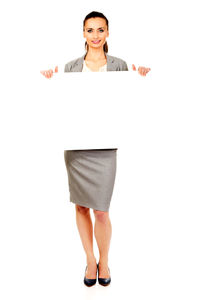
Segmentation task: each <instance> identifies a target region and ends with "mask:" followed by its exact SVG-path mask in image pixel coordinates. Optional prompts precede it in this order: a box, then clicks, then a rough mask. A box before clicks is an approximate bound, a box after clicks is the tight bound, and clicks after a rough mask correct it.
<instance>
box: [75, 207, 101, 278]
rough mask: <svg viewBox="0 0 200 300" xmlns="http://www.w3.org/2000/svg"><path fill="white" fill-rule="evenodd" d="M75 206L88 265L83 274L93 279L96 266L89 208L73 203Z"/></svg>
mask: <svg viewBox="0 0 200 300" xmlns="http://www.w3.org/2000/svg"><path fill="white" fill-rule="evenodd" d="M75 207H76V224H77V227H78V231H79V234H80V238H81V242H82V245H83V248H84V250H85V253H86V258H87V266H88V267H87V271H86V274H85V276H86V277H87V278H88V279H93V278H96V271H97V266H96V258H95V256H94V251H93V225H92V219H91V216H90V209H89V208H87V207H83V206H80V205H75Z"/></svg>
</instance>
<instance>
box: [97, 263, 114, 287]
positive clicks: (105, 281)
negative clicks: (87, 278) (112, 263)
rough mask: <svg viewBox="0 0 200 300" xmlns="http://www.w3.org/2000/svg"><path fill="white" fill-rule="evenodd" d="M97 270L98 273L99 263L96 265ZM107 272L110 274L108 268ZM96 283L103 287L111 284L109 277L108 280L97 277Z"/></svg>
mask: <svg viewBox="0 0 200 300" xmlns="http://www.w3.org/2000/svg"><path fill="white" fill-rule="evenodd" d="M97 269H98V273H99V263H98V264H97ZM108 270H109V273H110V269H109V268H108ZM98 282H99V284H101V285H103V286H107V285H109V284H110V282H111V277H109V278H100V277H99V276H98Z"/></svg>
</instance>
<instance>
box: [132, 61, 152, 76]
mask: <svg viewBox="0 0 200 300" xmlns="http://www.w3.org/2000/svg"><path fill="white" fill-rule="evenodd" d="M132 68H133V71H136V67H135V65H133V64H132ZM150 70H151V69H150V68H145V67H139V68H138V73H139V74H140V75H141V76H146V74H147V73H148V72H149V71H150Z"/></svg>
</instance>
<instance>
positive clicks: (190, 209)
mask: <svg viewBox="0 0 200 300" xmlns="http://www.w3.org/2000/svg"><path fill="white" fill-rule="evenodd" d="M92 10H97V11H100V12H103V13H104V14H105V15H106V16H107V18H108V20H109V22H110V27H109V29H110V36H109V38H108V46H109V54H110V55H113V56H117V57H120V58H122V59H124V60H125V61H126V62H127V63H128V66H129V67H130V65H131V64H132V63H134V64H135V65H136V67H138V66H140V65H141V66H146V67H151V72H150V73H149V74H148V75H147V76H146V77H139V75H138V74H136V73H134V72H132V71H130V72H116V73H115V72H114V73H113V74H106V75H105V74H104V75H105V76H107V77H106V78H107V79H108V80H109V82H110V84H111V86H113V87H117V88H118V90H115V91H114V93H115V96H116V95H118V97H117V110H116V114H115V115H114V118H115V119H117V118H118V123H117V126H118V127H117V128H118V129H119V135H118V136H117V138H118V141H119V150H118V153H117V176H116V182H115V188H114V192H113V197H112V202H111V207H110V217H111V222H112V226H113V234H112V241H111V248H110V252H109V266H110V269H111V277H112V283H111V285H110V286H109V287H106V288H104V287H102V286H98V284H97V285H96V286H94V287H92V288H91V289H88V288H87V287H85V286H84V284H83V277H84V270H85V262H86V261H85V254H84V251H83V249H82V245H81V241H80V238H79V235H78V231H77V228H76V224H75V209H74V204H71V203H70V202H69V192H68V183H67V172H66V169H65V165H64V153H63V151H64V149H66V147H67V146H68V145H69V144H67V143H68V142H67V140H65V138H64V132H65V128H64V127H62V126H63V125H65V123H64V120H65V118H64V113H63V111H62V108H67V107H69V108H70V106H68V105H69V104H68V103H67V104H65V105H66V106H62V105H63V99H65V98H64V97H65V96H66V95H63V94H62V93H61V90H60V92H58V95H57V97H56V80H55V81H54V82H53V79H54V78H52V79H51V80H49V81H48V80H46V79H45V78H44V77H42V75H41V74H40V70H42V69H46V68H47V69H48V68H51V67H54V66H56V65H57V64H59V66H62V65H63V69H64V64H65V63H67V62H68V61H70V60H72V59H74V58H77V57H79V56H81V55H83V53H84V39H83V36H82V23H83V19H84V17H85V16H86V15H87V14H88V13H89V12H91V11H92ZM0 11H1V18H0V20H1V21H0V22H1V24H0V25H1V104H0V128H1V155H0V170H1V173H0V176H1V189H0V193H1V194H0V199H1V204H0V205H1V206H0V230H1V236H0V241H1V247H0V260H1V261H0V276H1V278H0V281H1V289H0V296H1V299H16V298H20V299H38V300H39V299H66V298H69V297H70V298H72V299H80V298H83V299H102V297H104V299H112V297H113V298H114V297H117V296H118V297H119V298H122V297H126V298H134V299H145V300H146V299H154V300H155V299H176V300H177V299H199V297H200V290H199V281H200V275H199V269H200V259H199V252H200V242H199V228H200V224H199V223H200V221H199V212H200V211H199V200H200V188H199V182H200V171H199V170H200V159H199V153H200V120H199V114H200V106H199V100H200V97H199V96H200V95H199V52H200V49H199V44H198V40H199V25H200V24H199V13H198V9H197V1H142V0H140V1H123V2H122V1H119V2H117V1H101V2H100V3H99V2H94V1H86V0H85V1H72V2H71V1H58V0H57V1H55V0H54V1H42V0H41V1H32V2H30V1H15V2H14V1H7V2H6V4H4V5H1V10H0ZM59 71H60V68H59ZM125 73H126V74H125ZM57 75H58V74H57ZM64 75H71V76H72V77H73V76H74V75H72V74H64ZM80 75H83V74H81V73H79V74H77V78H79V81H78V79H77V82H79V84H80V87H82V89H81V88H79V89H78V88H77V90H76V91H77V95H79V96H80V99H81V98H82V99H87V98H86V94H85V93H83V92H82V91H83V82H82V81H80V78H81V77H80ZM90 75H91V74H90ZM90 75H88V76H90ZM93 75H95V76H94V77H93V78H91V80H92V81H91V82H93V83H94V81H95V80H96V79H97V78H99V77H100V76H101V77H102V75H103V74H98V75H97V74H93ZM111 75H112V77H113V78H112V77H111ZM136 75H138V77H137V76H136ZM59 76H61V77H62V75H59ZM105 76H104V77H102V78H101V79H102V81H103V84H100V83H99V85H98V81H97V82H96V85H95V88H94V85H92V87H91V91H92V92H93V94H94V93H95V91H96V90H97V91H98V93H96V94H94V95H95V97H94V101H96V100H99V99H102V97H101V95H103V94H104V91H105V89H104V88H106V91H107V92H109V88H108V86H107V83H106V82H107V81H106V80H105V79H104V78H105ZM72 77H71V79H69V81H71V82H72V83H73V79H72ZM66 78H67V77H66ZM68 78H69V76H68ZM73 78H74V77H73ZM84 78H85V77H84ZM57 79H58V78H57ZM125 79H126V80H125ZM132 79H133V81H132ZM83 80H85V79H83ZM60 82H62V83H63V77H62V79H61V81H60ZM60 82H59V80H58V81H57V84H58V86H59V84H61V83H60ZM51 83H52V85H51ZM120 83H121V85H119V84H120ZM136 83H137V84H136ZM66 84H67V81H66ZM66 88H68V87H66ZM51 91H52V93H51ZM84 91H87V89H85V90H84ZM117 91H118V92H117ZM123 91H124V94H123ZM66 92H67V90H66ZM70 93H71V94H69V99H70V96H71V97H72V89H71V90H70ZM108 96H110V95H108ZM60 97H61V98H60ZM62 97H63V98H62ZM71 99H72V98H71ZM73 99H75V98H73ZM77 99H78V97H77ZM107 99H109V97H108V98H107ZM114 99H115V98H114ZM120 99H121V100H122V102H120ZM59 101H60V102H59ZM104 101H105V100H104ZM57 103H58V104H59V106H57ZM109 106H110V108H112V105H110V104H109ZM121 109H122V111H121ZM77 114H78V116H79V117H80V118H81V116H82V115H81V114H80V111H78V112H77ZM66 120H68V119H66ZM66 124H67V123H66ZM120 125H121V126H122V127H121V126H120ZM112 128H113V127H111V129H112ZM120 128H123V130H124V129H126V130H127V131H126V132H125V133H124V134H123V130H122V129H121V130H120ZM111 129H110V130H111ZM59 130H60V131H59ZM91 130H93V135H94V136H96V135H95V133H96V131H95V130H96V128H95V127H94V128H93V127H91ZM68 133H69V132H67V131H66V135H67V134H68ZM90 134H92V132H90ZM67 137H68V135H67ZM115 138H116V136H115ZM83 142H84V140H83ZM113 142H114V140H113ZM84 146H85V145H84ZM103 147H104V145H103ZM91 213H92V210H91ZM92 218H93V213H92ZM93 221H94V219H93ZM94 242H95V240H94ZM95 255H96V258H97V261H98V248H97V245H96V243H95Z"/></svg>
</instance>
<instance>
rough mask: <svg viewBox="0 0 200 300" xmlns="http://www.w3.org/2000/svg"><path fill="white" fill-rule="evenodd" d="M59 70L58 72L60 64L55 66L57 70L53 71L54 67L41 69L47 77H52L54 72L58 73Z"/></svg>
mask: <svg viewBox="0 0 200 300" xmlns="http://www.w3.org/2000/svg"><path fill="white" fill-rule="evenodd" d="M57 72H58V66H56V67H55V71H53V70H52V69H50V70H46V71H40V73H41V74H42V75H44V76H45V77H46V78H51V77H52V76H53V73H57Z"/></svg>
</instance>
